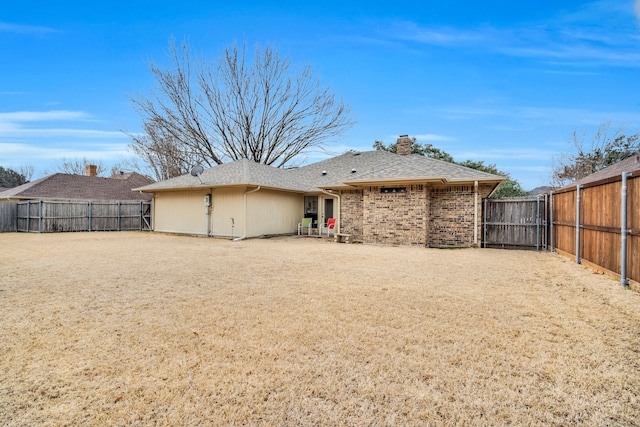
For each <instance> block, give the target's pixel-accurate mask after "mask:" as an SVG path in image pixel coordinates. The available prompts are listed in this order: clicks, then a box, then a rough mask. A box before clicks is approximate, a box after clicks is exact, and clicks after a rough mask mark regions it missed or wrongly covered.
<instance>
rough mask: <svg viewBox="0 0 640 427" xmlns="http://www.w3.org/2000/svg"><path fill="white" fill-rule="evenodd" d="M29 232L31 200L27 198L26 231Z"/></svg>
mask: <svg viewBox="0 0 640 427" xmlns="http://www.w3.org/2000/svg"><path fill="white" fill-rule="evenodd" d="M29 232H31V200H27V233H29Z"/></svg>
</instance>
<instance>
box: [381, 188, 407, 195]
mask: <svg viewBox="0 0 640 427" xmlns="http://www.w3.org/2000/svg"><path fill="white" fill-rule="evenodd" d="M380 192H381V193H382V194H389V193H406V192H407V188H406V187H388V188H381V189H380Z"/></svg>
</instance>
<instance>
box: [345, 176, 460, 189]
mask: <svg viewBox="0 0 640 427" xmlns="http://www.w3.org/2000/svg"><path fill="white" fill-rule="evenodd" d="M447 182H448V180H447V178H446V177H444V176H431V177H418V178H387V179H353V180H348V181H344V184H345V185H347V186H349V187H355V186H360V185H393V184H445V183H447Z"/></svg>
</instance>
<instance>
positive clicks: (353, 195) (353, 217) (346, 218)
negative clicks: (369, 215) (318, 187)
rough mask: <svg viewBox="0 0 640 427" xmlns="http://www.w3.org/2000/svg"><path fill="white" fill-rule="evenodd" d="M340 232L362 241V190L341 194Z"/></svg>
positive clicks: (342, 192)
mask: <svg viewBox="0 0 640 427" xmlns="http://www.w3.org/2000/svg"><path fill="white" fill-rule="evenodd" d="M340 232H341V233H345V234H351V236H352V238H353V239H354V240H360V241H362V190H345V191H341V192H340Z"/></svg>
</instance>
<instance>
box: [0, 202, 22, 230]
mask: <svg viewBox="0 0 640 427" xmlns="http://www.w3.org/2000/svg"><path fill="white" fill-rule="evenodd" d="M17 209H18V204H17V203H16V202H0V231H16V219H17V214H18V211H17Z"/></svg>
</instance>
